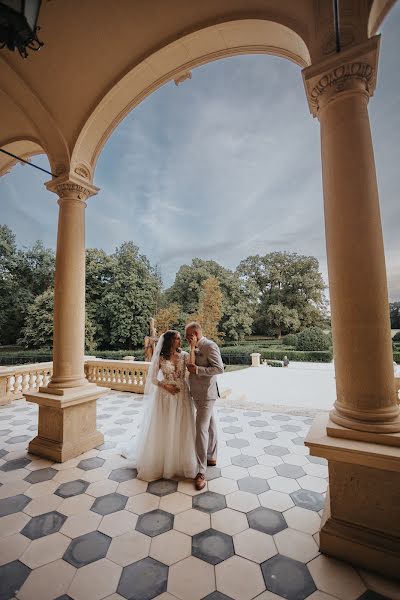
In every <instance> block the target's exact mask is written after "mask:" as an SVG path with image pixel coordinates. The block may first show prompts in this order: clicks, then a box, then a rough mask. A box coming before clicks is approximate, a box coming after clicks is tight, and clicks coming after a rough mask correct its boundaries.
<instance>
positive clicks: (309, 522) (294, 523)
mask: <svg viewBox="0 0 400 600" xmlns="http://www.w3.org/2000/svg"><path fill="white" fill-rule="evenodd" d="M285 519H286V523H287V524H288V527H291V528H292V529H297V530H298V531H304V533H309V534H310V535H314V533H317V531H319V528H320V525H321V517H320V516H319V514H318V513H317V512H315V511H313V510H306V509H305V508H301V507H300V506H293V508H289V510H287V511H286V512H285Z"/></svg>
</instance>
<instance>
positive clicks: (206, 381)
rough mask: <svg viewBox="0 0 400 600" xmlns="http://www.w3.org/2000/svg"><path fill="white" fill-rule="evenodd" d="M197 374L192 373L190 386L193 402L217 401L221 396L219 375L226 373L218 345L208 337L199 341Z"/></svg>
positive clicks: (196, 352)
mask: <svg viewBox="0 0 400 600" xmlns="http://www.w3.org/2000/svg"><path fill="white" fill-rule="evenodd" d="M195 354H196V366H197V373H196V374H194V373H190V375H189V385H190V392H191V394H192V396H193V400H195V401H197V402H201V401H203V400H216V399H217V398H218V396H219V393H218V386H217V375H219V374H221V373H223V372H224V364H223V362H222V358H221V352H220V350H219V347H218V345H217V344H216V343H215V342H213V341H212V340H209V339H208V338H206V337H204V336H203V337H202V338H201V339H200V340H199V343H198V346H197V348H196V351H195Z"/></svg>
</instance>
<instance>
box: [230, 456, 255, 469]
mask: <svg viewBox="0 0 400 600" xmlns="http://www.w3.org/2000/svg"><path fill="white" fill-rule="evenodd" d="M231 462H232V464H233V465H235V466H236V467H244V468H245V469H248V468H249V467H254V465H257V464H258V461H257V459H256V458H255V457H254V456H247V455H246V454H239V456H234V457H233V458H231Z"/></svg>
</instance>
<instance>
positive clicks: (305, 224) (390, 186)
mask: <svg viewBox="0 0 400 600" xmlns="http://www.w3.org/2000/svg"><path fill="white" fill-rule="evenodd" d="M399 30H400V3H398V4H397V5H396V6H395V8H394V9H393V10H392V12H391V13H390V15H389V17H388V18H387V21H386V23H385V24H384V27H383V29H382V33H383V36H382V46H381V56H380V65H379V74H378V87H377V90H376V92H375V96H374V98H372V99H371V101H370V117H371V126H372V133H373V139H374V149H375V157H376V164H377V172H378V183H379V189H380V199H381V212H382V223H383V232H384V240H385V252H386V263H387V271H388V283H389V297H390V299H391V300H395V299H400V263H399V260H398V256H399V251H400V236H399V216H400V208H399V199H398V195H399V192H398V190H399V187H400V186H399V168H398V160H399V158H398V157H399V156H400V70H399V69H398V64H397V60H398V59H397V57H398V56H399V55H400V36H399V35H398V32H399ZM34 161H35V162H36V163H37V164H39V165H41V166H44V167H48V163H47V160H46V158H45V157H35V158H34ZM47 179H48V177H46V175H42V174H41V173H39V172H36V171H35V170H34V169H32V168H30V167H28V166H25V167H22V166H18V167H16V168H15V169H13V171H12V172H11V173H10V174H9V175H7V176H6V177H3V178H1V179H0V197H1V206H2V214H1V219H0V222H2V223H6V224H7V225H9V226H10V227H11V228H12V229H13V230H14V231H15V233H16V235H17V241H18V243H19V244H20V245H30V244H32V243H33V242H34V241H35V240H36V239H42V240H43V241H44V243H45V244H46V245H48V246H50V247H55V243H56V230H57V202H56V196H54V195H53V194H50V193H49V192H47V191H46V190H45V188H44V187H43V182H44V181H46V180H47ZM95 184H96V185H97V186H98V187H100V188H101V191H100V193H99V194H98V195H97V196H95V197H93V198H91V199H90V200H89V201H88V208H87V209H86V210H87V215H86V216H87V221H86V222H87V233H86V242H87V246H88V247H94V246H95V247H99V248H104V250H106V251H107V252H112V251H113V250H114V249H115V247H116V246H118V245H119V244H121V242H123V241H126V240H133V241H134V243H135V244H137V245H138V246H139V248H140V251H141V252H142V253H144V254H146V255H147V256H148V257H149V259H150V260H151V262H152V263H153V264H156V263H157V264H158V265H159V266H160V268H161V272H162V276H163V279H164V283H165V285H166V286H168V285H170V284H171V283H172V282H173V279H174V276H175V273H176V271H177V269H178V268H179V266H180V265H181V264H184V263H188V262H190V261H191V259H192V258H193V257H195V256H199V257H201V258H206V259H211V258H212V259H215V260H217V261H218V262H219V263H221V264H223V265H224V266H226V267H229V268H235V267H236V266H237V264H238V263H239V262H240V260H242V259H243V258H246V257H247V256H249V255H251V254H256V253H259V254H265V253H266V252H271V251H275V250H282V251H283V250H288V251H293V252H298V253H301V254H307V255H314V256H316V257H317V258H318V260H319V261H320V268H321V271H322V272H323V274H324V277H325V279H326V280H327V268H326V253H325V238H324V224H323V202H322V182H321V162H320V142H319V124H318V121H317V120H316V119H313V118H312V117H311V115H310V113H309V109H308V105H307V101H306V97H305V93H304V87H303V83H302V78H301V71H300V69H299V67H297V66H296V65H294V64H292V63H290V62H289V61H287V60H283V59H278V58H275V57H272V56H254V55H252V56H242V57H235V58H230V59H225V60H220V61H217V62H214V63H211V64H208V65H206V66H203V67H200V68H198V69H196V70H194V71H193V74H192V79H191V80H187V81H185V82H184V83H182V84H181V85H179V86H178V87H177V86H175V84H174V83H173V82H171V83H168V84H167V85H165V86H164V87H162V88H161V89H159V90H158V91H157V92H155V93H154V94H152V96H150V97H149V98H147V99H146V100H145V101H144V102H143V103H142V104H141V105H139V106H138V107H137V108H136V109H134V111H133V112H131V113H130V114H129V115H128V116H127V117H126V119H125V120H124V121H123V122H122V123H121V124H120V126H119V127H118V128H117V129H116V131H115V132H114V133H113V135H112V137H111V138H110V139H109V141H108V143H107V144H106V146H105V148H104V150H103V152H102V154H101V156H100V159H99V162H98V164H97V168H96V174H95Z"/></svg>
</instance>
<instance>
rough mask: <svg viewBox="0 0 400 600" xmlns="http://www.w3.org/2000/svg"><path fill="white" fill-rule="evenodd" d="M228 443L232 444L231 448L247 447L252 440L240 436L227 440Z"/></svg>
mask: <svg viewBox="0 0 400 600" xmlns="http://www.w3.org/2000/svg"><path fill="white" fill-rule="evenodd" d="M226 445H227V446H230V447H231V448H245V447H246V446H250V442H248V441H247V440H242V439H240V438H235V439H233V440H227V442H226Z"/></svg>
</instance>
